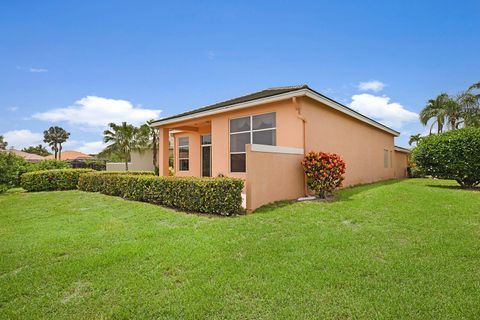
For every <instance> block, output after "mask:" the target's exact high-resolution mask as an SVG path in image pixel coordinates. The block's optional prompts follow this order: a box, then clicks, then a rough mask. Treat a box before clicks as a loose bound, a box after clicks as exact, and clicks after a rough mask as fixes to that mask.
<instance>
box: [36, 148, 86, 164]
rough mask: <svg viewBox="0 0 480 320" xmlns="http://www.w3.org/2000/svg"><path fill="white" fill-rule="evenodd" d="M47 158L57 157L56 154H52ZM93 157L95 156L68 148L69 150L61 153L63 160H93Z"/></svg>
mask: <svg viewBox="0 0 480 320" xmlns="http://www.w3.org/2000/svg"><path fill="white" fill-rule="evenodd" d="M45 159H55V155H53V154H51V155H49V156H46V157H45ZM93 159H94V157H92V156H90V155H88V154H85V153H83V152H80V151H72V150H67V151H62V154H61V160H65V161H73V160H93Z"/></svg>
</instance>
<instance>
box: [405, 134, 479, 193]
mask: <svg viewBox="0 0 480 320" xmlns="http://www.w3.org/2000/svg"><path fill="white" fill-rule="evenodd" d="M479 150H480V128H462V129H458V130H452V131H448V132H444V133H440V134H435V135H430V136H428V137H425V138H423V139H422V140H421V141H420V142H419V143H418V145H417V147H416V148H415V149H413V152H412V161H413V163H415V164H416V165H417V167H418V168H419V170H420V171H421V173H423V174H426V175H431V176H433V177H435V178H439V179H453V180H455V181H457V182H458V183H459V184H460V186H461V187H462V188H471V187H474V186H476V185H478V184H480V152H479Z"/></svg>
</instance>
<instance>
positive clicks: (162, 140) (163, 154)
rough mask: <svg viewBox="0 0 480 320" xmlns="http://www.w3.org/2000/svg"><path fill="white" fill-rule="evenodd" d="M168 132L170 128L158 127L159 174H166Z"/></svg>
mask: <svg viewBox="0 0 480 320" xmlns="http://www.w3.org/2000/svg"><path fill="white" fill-rule="evenodd" d="M169 133H170V129H168V128H159V129H158V169H159V170H158V171H159V175H160V176H168V157H169V150H168V143H169V139H168V138H169V137H168V136H169Z"/></svg>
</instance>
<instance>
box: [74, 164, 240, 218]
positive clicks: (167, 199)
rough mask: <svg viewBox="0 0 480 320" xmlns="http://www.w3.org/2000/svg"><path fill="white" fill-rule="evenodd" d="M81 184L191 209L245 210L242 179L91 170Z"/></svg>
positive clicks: (87, 188)
mask: <svg viewBox="0 0 480 320" xmlns="http://www.w3.org/2000/svg"><path fill="white" fill-rule="evenodd" d="M78 188H79V189H80V190H83V191H91V192H101V193H103V194H107V195H112V196H119V197H123V198H126V199H130V200H136V201H144V202H149V203H153V204H159V205H164V206H168V207H173V208H178V209H181V210H185V211H191V212H202V213H214V214H220V215H233V214H239V213H242V212H243V209H242V196H241V193H242V189H243V181H242V180H240V179H233V178H194V177H158V176H150V175H141V174H137V175H130V174H128V175H126V174H107V173H90V174H85V175H82V176H81V177H80V179H79V182H78Z"/></svg>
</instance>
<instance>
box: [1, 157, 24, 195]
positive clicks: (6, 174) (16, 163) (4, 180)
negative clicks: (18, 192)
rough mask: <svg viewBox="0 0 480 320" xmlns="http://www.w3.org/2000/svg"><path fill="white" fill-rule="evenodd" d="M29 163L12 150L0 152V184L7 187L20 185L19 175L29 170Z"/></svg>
mask: <svg viewBox="0 0 480 320" xmlns="http://www.w3.org/2000/svg"><path fill="white" fill-rule="evenodd" d="M30 167H31V164H30V163H28V162H27V161H26V160H25V159H23V158H22V157H19V156H17V155H15V154H14V153H12V152H6V151H1V152H0V184H5V185H7V186H9V187H17V186H19V185H20V176H21V175H22V174H23V173H25V172H27V171H29V170H30Z"/></svg>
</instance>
